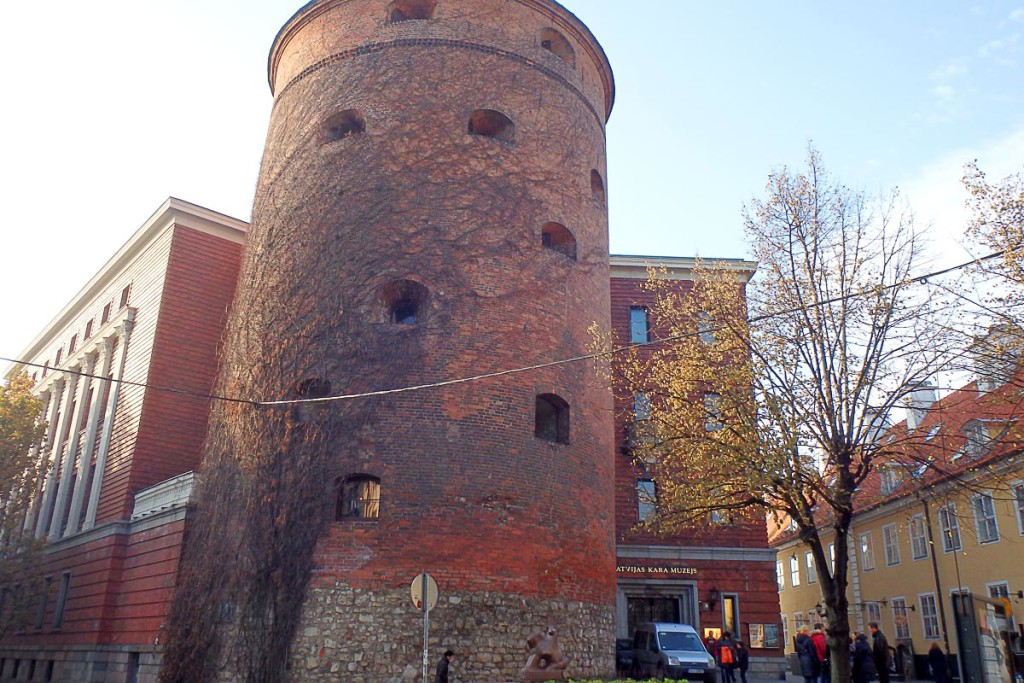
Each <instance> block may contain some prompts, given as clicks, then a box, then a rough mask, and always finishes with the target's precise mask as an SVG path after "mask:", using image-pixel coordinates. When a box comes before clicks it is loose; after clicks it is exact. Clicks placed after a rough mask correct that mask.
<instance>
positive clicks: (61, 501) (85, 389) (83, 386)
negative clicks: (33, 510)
mask: <svg viewBox="0 0 1024 683" xmlns="http://www.w3.org/2000/svg"><path fill="white" fill-rule="evenodd" d="M95 363H96V358H95V356H87V357H86V359H85V362H84V363H83V364H81V365H78V366H76V368H77V372H80V373H82V374H81V375H79V377H78V387H77V391H76V392H75V404H74V405H75V414H74V415H72V416H71V431H70V432H69V433H68V445H67V448H65V449H64V461H63V462H62V463H61V466H60V486H59V487H58V488H57V502H56V504H55V505H54V508H53V518H52V519H51V520H50V534H49V536H50V539H51V540H57V539H60V538H63V535H64V534H63V533H62V532H63V529H62V528H61V527H62V526H63V524H64V513H65V512H66V511H67V509H68V502H69V500H70V499H71V491H70V489H71V473H72V472H74V470H75V455H77V453H78V446H79V444H80V443H81V432H82V421H83V419H84V415H85V404H86V403H87V399H88V397H89V387H90V386H91V385H92V382H90V381H89V380H90V378H89V377H88V375H91V374H92V369H93V366H94V365H95ZM72 369H75V368H72ZM65 412H67V411H65Z"/></svg>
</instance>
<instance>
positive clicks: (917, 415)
mask: <svg viewBox="0 0 1024 683" xmlns="http://www.w3.org/2000/svg"><path fill="white" fill-rule="evenodd" d="M935 400H936V397H935V387H934V386H933V385H932V384H931V383H929V382H924V383H922V384H919V385H918V386H917V388H916V389H914V390H913V391H912V392H910V396H909V397H908V398H907V429H908V430H909V429H917V428H918V427H920V426H921V423H922V422H924V419H925V417H927V416H928V409H929V408H930V407H931V405H932V404H933V403H935Z"/></svg>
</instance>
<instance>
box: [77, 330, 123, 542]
mask: <svg viewBox="0 0 1024 683" xmlns="http://www.w3.org/2000/svg"><path fill="white" fill-rule="evenodd" d="M134 319H135V316H134V315H133V313H132V312H131V311H129V312H128V317H127V318H125V321H124V322H123V323H121V325H120V326H119V327H118V328H117V330H116V331H115V334H114V336H118V335H119V336H120V339H121V346H120V348H119V349H118V351H119V353H118V354H117V362H116V367H115V369H114V379H113V382H114V384H113V386H111V387H110V397H109V398H108V399H107V406H106V411H105V412H104V418H103V435H102V436H101V437H100V450H99V453H97V454H96V478H95V480H94V481H93V485H92V489H91V490H90V491H89V507H88V508H87V509H86V513H85V522H84V523H83V524H82V530H83V531H85V530H86V529H91V528H93V527H94V526H95V525H96V510H97V509H98V508H99V505H100V491H101V490H102V489H103V470H104V469H105V468H106V466H107V455H108V454H109V452H110V439H111V437H112V436H113V434H114V413H115V412H116V411H117V397H118V395H119V394H120V393H121V380H122V379H123V377H124V363H125V359H126V357H127V356H128V339H129V338H130V337H131V334H132V324H133V321H134Z"/></svg>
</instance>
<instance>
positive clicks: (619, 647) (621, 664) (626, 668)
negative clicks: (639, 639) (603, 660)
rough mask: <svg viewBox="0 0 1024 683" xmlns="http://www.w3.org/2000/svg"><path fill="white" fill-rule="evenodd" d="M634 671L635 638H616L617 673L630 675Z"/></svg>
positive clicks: (618, 674)
mask: <svg viewBox="0 0 1024 683" xmlns="http://www.w3.org/2000/svg"><path fill="white" fill-rule="evenodd" d="M632 673H633V640H632V639H631V638H616V639H615V674H616V675H617V676H629V675H630V674H632Z"/></svg>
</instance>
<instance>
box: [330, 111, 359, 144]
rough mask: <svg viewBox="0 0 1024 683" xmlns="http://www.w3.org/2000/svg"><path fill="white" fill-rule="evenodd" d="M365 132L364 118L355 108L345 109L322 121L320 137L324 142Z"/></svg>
mask: <svg viewBox="0 0 1024 683" xmlns="http://www.w3.org/2000/svg"><path fill="white" fill-rule="evenodd" d="M365 132H366V120H365V119H363V115H362V114H361V113H359V111H358V110H357V109H345V110H344V111H339V112H337V113H335V114H332V115H331V116H329V117H327V119H326V120H325V121H324V123H323V127H322V137H323V141H324V142H334V141H336V140H344V139H345V138H350V137H352V136H354V135H360V134H361V133H365Z"/></svg>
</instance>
